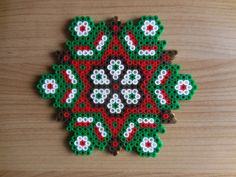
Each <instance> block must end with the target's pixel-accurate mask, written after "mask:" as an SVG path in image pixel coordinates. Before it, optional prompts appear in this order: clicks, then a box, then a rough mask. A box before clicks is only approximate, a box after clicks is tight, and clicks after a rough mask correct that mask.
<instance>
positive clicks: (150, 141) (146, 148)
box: [140, 137, 157, 153]
mask: <svg viewBox="0 0 236 177" xmlns="http://www.w3.org/2000/svg"><path fill="white" fill-rule="evenodd" d="M140 147H141V148H142V150H143V152H149V153H153V152H154V150H155V148H156V147H157V143H156V142H155V140H154V138H153V137H144V138H143V140H142V141H141V143H140Z"/></svg>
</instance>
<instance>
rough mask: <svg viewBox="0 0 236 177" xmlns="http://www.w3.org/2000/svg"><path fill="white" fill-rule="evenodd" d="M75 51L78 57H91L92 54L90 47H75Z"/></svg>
mask: <svg viewBox="0 0 236 177" xmlns="http://www.w3.org/2000/svg"><path fill="white" fill-rule="evenodd" d="M75 50H76V53H77V55H78V56H92V55H93V54H94V52H93V50H91V48H90V46H75Z"/></svg>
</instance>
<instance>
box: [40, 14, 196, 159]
mask: <svg viewBox="0 0 236 177" xmlns="http://www.w3.org/2000/svg"><path fill="white" fill-rule="evenodd" d="M69 30H70V32H71V34H72V36H73V40H68V41H66V50H65V51H63V52H57V58H58V64H54V65H53V66H52V69H53V71H54V72H53V73H52V74H45V75H43V76H42V77H41V79H40V80H39V82H38V85H37V88H38V90H39V92H40V94H41V96H42V97H43V98H45V99H52V100H53V101H54V103H53V107H54V108H56V109H58V112H59V113H58V116H57V117H58V119H59V120H63V121H64V122H65V123H66V130H67V131H68V132H70V139H69V145H70V147H71V149H72V150H73V152H74V153H75V154H76V155H89V154H91V153H92V151H93V150H94V148H95V147H96V148H98V149H99V150H104V149H108V150H109V151H110V152H111V153H112V154H114V155H116V154H117V153H118V152H119V150H120V149H125V150H127V151H132V150H135V151H136V152H138V153H139V155H140V156H147V157H150V156H151V157H155V156H156V155H157V153H158V152H159V150H160V148H161V147H162V145H163V143H162V141H161V140H160V138H159V133H164V132H165V128H164V126H163V124H165V123H175V122H176V119H175V117H174V114H172V112H171V110H173V109H179V108H180V105H179V100H190V99H191V97H192V96H193V94H194V92H195V91H196V89H197V86H196V84H195V82H194V81H193V79H192V77H191V75H189V74H179V70H180V66H179V65H176V64H171V62H172V60H173V58H174V57H175V55H176V54H177V51H175V50H164V48H165V45H166V41H162V40H158V37H159V36H160V35H161V33H162V32H163V30H164V27H163V25H162V24H161V22H160V20H159V18H158V17H157V16H143V17H141V19H140V20H139V21H138V22H137V23H134V22H133V21H128V22H127V23H126V24H125V25H122V24H121V23H120V21H119V20H118V19H117V17H115V18H114V19H113V20H112V21H111V23H109V24H107V23H105V22H104V21H101V22H99V23H98V24H95V23H94V22H93V20H92V19H91V18H90V17H75V19H74V20H73V22H72V24H71V26H70V27H69Z"/></svg>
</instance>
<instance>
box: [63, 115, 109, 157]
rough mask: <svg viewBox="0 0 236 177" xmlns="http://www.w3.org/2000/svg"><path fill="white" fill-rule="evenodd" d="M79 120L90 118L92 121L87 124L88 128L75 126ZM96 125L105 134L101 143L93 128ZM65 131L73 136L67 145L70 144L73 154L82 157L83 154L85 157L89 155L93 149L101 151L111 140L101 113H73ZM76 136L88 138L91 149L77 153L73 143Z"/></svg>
mask: <svg viewBox="0 0 236 177" xmlns="http://www.w3.org/2000/svg"><path fill="white" fill-rule="evenodd" d="M81 118H82V119H84V118H85V119H86V118H92V119H93V121H92V122H91V123H90V124H89V126H76V124H77V123H78V120H79V119H81ZM98 123H99V124H100V125H101V126H102V128H103V129H104V131H105V132H106V137H104V138H103V141H100V140H99V138H98V136H97V135H96V132H95V127H96V126H97V125H98ZM66 130H67V131H68V132H72V133H73V136H72V138H71V140H70V142H69V144H70V146H71V148H72V150H73V151H74V153H75V154H77V155H79V154H80V155H83V154H84V153H85V154H86V155H89V154H91V152H92V151H93V149H94V147H96V148H98V149H99V150H101V151H103V150H104V149H105V147H106V146H107V145H108V142H109V141H110V139H111V132H110V130H109V128H108V126H107V124H106V123H105V122H104V119H103V117H102V115H101V113H74V114H73V116H72V119H71V120H70V122H69V124H68V126H67V128H66ZM78 136H88V138H89V139H90V141H91V149H90V150H89V152H83V151H79V150H78V149H77V147H76V146H75V144H74V142H75V139H76V138H77V137H78Z"/></svg>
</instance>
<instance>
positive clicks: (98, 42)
mask: <svg viewBox="0 0 236 177" xmlns="http://www.w3.org/2000/svg"><path fill="white" fill-rule="evenodd" d="M107 40H108V37H107V35H104V32H102V31H101V32H100V33H99V35H98V36H97V38H96V40H95V42H94V45H95V46H96V49H97V50H98V51H101V50H102V48H103V46H104V45H105V43H106V42H107Z"/></svg>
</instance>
